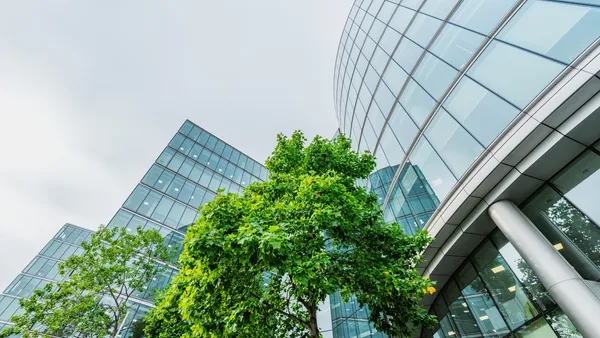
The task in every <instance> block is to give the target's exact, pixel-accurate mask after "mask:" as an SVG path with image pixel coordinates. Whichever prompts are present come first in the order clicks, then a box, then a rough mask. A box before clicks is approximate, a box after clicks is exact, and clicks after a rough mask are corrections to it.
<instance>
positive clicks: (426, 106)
mask: <svg viewBox="0 0 600 338" xmlns="http://www.w3.org/2000/svg"><path fill="white" fill-rule="evenodd" d="M400 103H401V104H402V106H403V107H404V109H406V112H407V113H408V115H410V116H411V117H412V118H413V120H414V121H415V123H416V124H417V125H418V126H420V125H422V124H423V122H425V119H426V118H427V117H428V116H429V114H431V111H432V110H433V107H434V106H435V101H434V100H433V98H431V96H430V95H429V94H427V92H426V91H425V90H423V88H421V86H420V85H418V84H417V82H415V80H413V79H410V81H409V83H408V85H407V86H406V88H405V89H404V92H403V93H402V96H400Z"/></svg>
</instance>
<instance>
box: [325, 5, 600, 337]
mask: <svg viewBox="0 0 600 338" xmlns="http://www.w3.org/2000/svg"><path fill="white" fill-rule="evenodd" d="M599 36H600V1H598V0H463V1H460V0H390V1H387V0H357V1H355V3H354V5H353V6H352V9H351V11H350V15H349V17H348V19H347V21H346V25H345V27H344V31H343V33H342V37H341V41H340V45H339V49H338V54H337V59H336V63H335V76H334V97H335V108H336V113H337V119H338V123H339V128H340V130H341V132H343V133H344V134H346V135H347V136H349V137H350V138H351V139H352V142H353V147H354V149H355V150H359V151H364V150H369V151H371V152H372V153H374V155H375V156H376V158H377V169H376V171H375V172H374V173H373V174H372V175H371V177H370V178H369V179H368V180H367V182H365V184H366V186H367V188H368V189H369V190H371V191H373V192H375V193H376V194H377V195H378V196H379V198H380V202H381V206H382V209H383V211H384V218H385V220H386V221H388V222H397V223H399V224H401V225H402V226H403V227H404V229H405V231H406V232H408V233H414V232H415V231H416V230H417V229H427V230H428V231H429V233H430V234H431V236H433V237H435V238H436V240H435V241H434V242H433V243H432V244H431V245H430V246H429V247H428V248H427V250H426V252H425V262H424V263H423V264H422V265H420V266H419V267H418V269H419V271H420V272H422V273H423V274H424V275H428V276H431V278H432V279H434V280H436V281H437V283H438V290H440V292H438V293H436V294H435V295H433V296H431V297H428V298H427V299H426V300H425V301H424V305H425V306H427V307H429V308H430V309H431V311H432V313H433V314H436V315H437V316H438V318H439V319H440V326H438V327H437V328H435V330H433V331H429V330H421V329H419V330H418V332H417V334H416V336H419V335H422V336H424V337H430V336H435V337H481V336H486V337H487V336H494V337H495V336H498V337H502V336H506V335H511V334H512V335H516V336H521V335H527V334H536V335H537V336H540V337H571V336H575V337H577V336H578V335H580V334H583V336H586V337H587V336H593V337H598V336H600V326H597V327H595V326H593V325H591V324H590V320H589V319H586V315H585V313H580V312H581V311H580V312H577V311H576V310H571V307H570V306H571V304H570V303H569V301H568V300H565V299H568V298H569V297H564V296H565V295H568V294H569V290H566V289H565V290H566V291H565V290H563V291H561V292H563V293H562V294H561V293H560V292H558V291H557V288H555V287H554V286H556V285H558V284H557V281H556V280H552V278H553V277H552V278H551V277H550V275H552V271H558V269H559V267H561V266H562V265H561V264H563V265H564V266H565V268H566V269H567V270H568V269H572V270H574V271H575V275H573V276H577V279H578V280H579V281H580V282H581V283H580V284H578V285H581V286H582V288H583V289H581V290H583V291H582V292H584V294H585V295H589V296H590V297H587V296H583V295H584V294H581V295H582V297H583V298H585V299H588V298H589V299H591V301H590V302H591V303H590V304H589V305H590V306H591V307H590V308H589V309H592V308H594V309H596V308H598V307H597V305H598V304H600V299H598V297H597V295H598V294H599V293H598V292H593V291H594V290H595V289H597V287H598V285H597V282H598V281H600V274H599V271H600V259H598V258H597V257H600V256H598V252H600V249H599V248H600V245H598V244H599V243H600V242H598V240H599V239H600V227H599V226H598V224H600V214H598V212H597V211H596V210H595V209H594V208H593V207H591V204H592V202H591V201H597V200H599V199H600V193H598V191H600V178H599V179H597V180H596V179H595V178H594V177H596V172H599V174H597V176H600V169H599V168H600V152H599V151H598V150H599V149H600V146H599V145H598V143H597V141H598V139H600V118H599V117H598V116H597V115H598V114H597V113H598V112H599V111H600V110H599V109H598V107H600V104H599V102H600V96H598V92H599V91H600V79H599V78H598V72H599V71H600V56H598V55H599V53H600V52H599V51H600V49H599V48H598V45H600V42H599V39H598V38H599ZM573 167H576V168H573ZM569 196H571V197H569ZM503 200H506V201H508V203H510V206H506V205H504V204H497V205H495V204H496V203H497V202H499V201H503ZM576 200H577V201H576ZM494 205H495V206H494ZM511 208H512V209H511ZM513 209H514V210H517V211H518V212H517V213H516V214H515V215H517V216H515V217H517V219H518V220H521V221H523V224H524V225H523V226H521V227H518V228H516V229H515V228H514V226H513V225H514V224H516V223H518V222H517V221H515V220H514V219H512V221H511V222H503V221H506V220H507V219H509V218H510V217H509V216H510V215H512V212H513V211H514V210H513ZM519 210H520V211H519ZM513 216H514V215H513ZM525 224H529V225H531V226H532V229H533V230H532V231H533V232H531V234H542V235H540V236H541V237H539V238H537V237H536V238H537V239H536V238H533V237H531V238H530V237H527V234H526V233H521V231H525V230H523V229H527V228H528V227H527V226H526V225H525ZM577 229H578V230H577ZM512 231H517V235H516V237H511V236H512V235H513V232H512ZM582 233H585V234H586V235H585V236H584V235H582ZM536 236H537V235H536ZM519 238H529V240H530V242H529V243H530V244H531V243H537V242H536V240H539V244H540V245H541V246H540V248H545V247H549V248H550V249H551V250H550V251H548V256H541V255H542V254H541V252H542V251H543V250H539V251H538V252H534V253H530V252H529V251H528V248H527V245H525V244H524V243H522V242H520V241H519ZM531 246H532V247H533V246H535V245H534V244H531ZM553 254H555V256H556V257H554V256H552V255H553ZM540 259H542V260H544V261H546V262H552V263H551V264H550V263H549V264H550V265H549V267H547V268H546V269H542V268H541V267H539V266H537V265H536V264H535V262H537V261H539V260H540ZM565 260H566V261H567V263H565ZM565 264H566V265H565ZM567 270H564V271H567ZM569 271H570V270H569ZM561 276H566V274H563V275H561ZM555 277H556V276H555ZM559 277H560V276H559ZM559 277H557V278H559ZM594 283H596V284H594ZM575 289H577V288H576V287H573V288H571V289H570V290H575ZM547 290H548V291H547ZM586 290H588V291H589V290H592V291H591V292H592V293H591V294H588V293H585V292H588V291H586ZM598 290H600V289H598ZM574 296H575V293H573V294H572V295H571V298H573V297H574ZM563 297H564V298H565V299H563ZM333 305H334V304H333V303H332V314H333V317H334V318H333V319H334V322H335V320H336V316H335V311H333ZM337 319H338V320H339V321H340V323H341V322H343V321H346V322H348V321H352V320H355V321H358V320H359V319H357V318H353V317H352V316H344V315H343V314H340V315H339V316H337ZM596 325H600V324H596ZM338 326H339V327H348V326H349V325H348V324H344V325H342V324H340V325H338ZM338 326H336V325H335V323H334V327H338ZM350 326H352V325H350ZM592 326H593V327H592ZM596 329H597V331H596V333H595V334H597V335H590V332H594V331H595V330H596ZM357 330H358V331H357ZM370 330H371V331H369V332H368V331H360V330H359V329H358V326H356V328H352V327H351V328H350V329H348V330H346V331H344V330H342V329H338V332H336V330H335V329H334V336H336V337H352V336H370V335H372V336H375V334H374V333H373V330H372V329H370ZM342 331H343V332H342ZM359 331H360V332H359ZM578 331H579V332H581V333H578Z"/></svg>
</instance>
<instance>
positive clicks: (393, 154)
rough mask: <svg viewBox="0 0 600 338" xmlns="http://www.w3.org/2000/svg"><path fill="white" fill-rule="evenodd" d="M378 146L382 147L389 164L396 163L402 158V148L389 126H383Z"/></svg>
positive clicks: (403, 154)
mask: <svg viewBox="0 0 600 338" xmlns="http://www.w3.org/2000/svg"><path fill="white" fill-rule="evenodd" d="M379 146H380V148H382V149H383V151H384V153H385V156H386V157H387V160H388V163H389V164H390V165H398V164H400V163H401V161H402V160H403V159H404V156H405V153H404V150H403V149H402V147H401V146H400V143H399V142H398V140H397V139H396V136H395V135H394V132H393V131H392V130H391V129H390V127H389V126H388V127H386V128H385V132H384V133H383V135H382V136H381V143H380V144H379Z"/></svg>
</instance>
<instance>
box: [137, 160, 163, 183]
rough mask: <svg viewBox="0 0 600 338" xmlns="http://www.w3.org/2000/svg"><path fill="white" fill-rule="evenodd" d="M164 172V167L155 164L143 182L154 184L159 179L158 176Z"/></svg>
mask: <svg viewBox="0 0 600 338" xmlns="http://www.w3.org/2000/svg"><path fill="white" fill-rule="evenodd" d="M162 172H163V169H162V168H160V167H159V166H156V165H153V166H152V167H150V170H148V172H147V173H146V175H145V176H144V178H143V179H142V182H144V183H146V184H147V185H149V186H154V183H156V180H158V178H159V177H160V174H162Z"/></svg>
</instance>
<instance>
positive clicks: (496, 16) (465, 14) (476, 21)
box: [450, 0, 516, 35]
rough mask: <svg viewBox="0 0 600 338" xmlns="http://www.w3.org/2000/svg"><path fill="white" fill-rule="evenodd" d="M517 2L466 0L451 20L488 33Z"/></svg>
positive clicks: (507, 0)
mask: <svg viewBox="0 0 600 338" xmlns="http://www.w3.org/2000/svg"><path fill="white" fill-rule="evenodd" d="M515 3H516V0H502V1H494V0H464V1H463V2H462V4H461V5H460V7H458V9H457V10H456V11H455V12H454V14H453V15H452V17H451V18H450V22H452V23H455V24H457V25H459V26H463V27H466V28H469V29H472V30H475V31H477V32H479V33H481V34H484V35H487V34H488V33H490V32H491V31H492V29H493V28H494V27H496V26H497V25H498V24H499V23H500V21H501V20H502V18H503V17H504V16H505V15H506V13H508V11H509V10H510V9H511V8H512V7H513V6H514V4H515Z"/></svg>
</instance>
